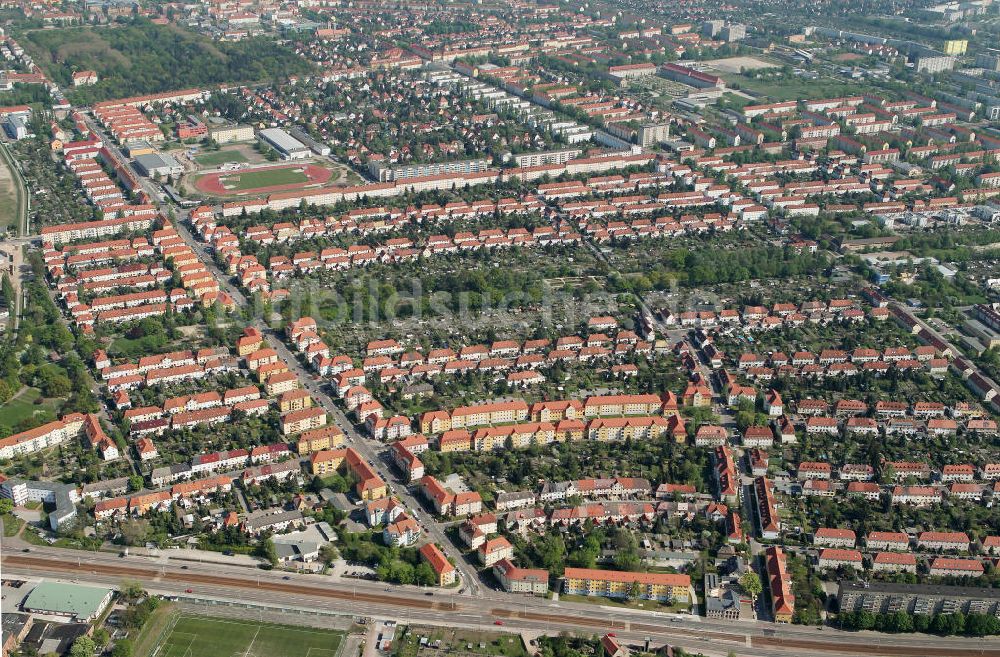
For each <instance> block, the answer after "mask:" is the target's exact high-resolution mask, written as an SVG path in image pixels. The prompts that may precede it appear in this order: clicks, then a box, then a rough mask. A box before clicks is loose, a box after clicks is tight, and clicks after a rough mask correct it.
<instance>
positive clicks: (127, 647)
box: [111, 639, 132, 657]
mask: <svg viewBox="0 0 1000 657" xmlns="http://www.w3.org/2000/svg"><path fill="white" fill-rule="evenodd" d="M111 657H132V642H131V641H129V640H128V639H122V640H121V641H119V642H118V643H116V644H115V648H114V650H112V651H111Z"/></svg>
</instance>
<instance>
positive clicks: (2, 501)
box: [0, 497, 14, 515]
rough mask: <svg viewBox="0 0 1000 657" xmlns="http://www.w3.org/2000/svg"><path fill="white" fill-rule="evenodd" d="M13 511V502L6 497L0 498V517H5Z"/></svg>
mask: <svg viewBox="0 0 1000 657" xmlns="http://www.w3.org/2000/svg"><path fill="white" fill-rule="evenodd" d="M13 510H14V500H11V499H8V498H6V497H4V498H0V515H7V514H8V513H10V512H11V511H13Z"/></svg>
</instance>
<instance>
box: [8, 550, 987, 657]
mask: <svg viewBox="0 0 1000 657" xmlns="http://www.w3.org/2000/svg"><path fill="white" fill-rule="evenodd" d="M12 542H14V543H15V544H14V545H11V543H12ZM6 543H7V544H6V545H5V550H4V555H3V570H4V572H5V573H6V574H7V575H8V576H9V575H11V574H14V573H16V574H19V575H22V576H46V577H56V578H62V579H66V578H69V579H76V580H79V581H86V582H94V583H102V584H109V585H117V584H119V583H120V582H121V581H122V579H125V578H128V579H137V580H139V581H140V582H142V583H143V584H144V585H146V586H147V587H148V588H149V589H150V590H152V591H154V592H157V593H166V594H173V595H178V594H179V595H184V592H185V591H186V590H188V589H190V590H191V591H192V594H191V595H195V596H199V597H212V598H218V599H225V600H236V601H253V602H259V603H266V604H268V605H283V606H290V607H291V606H300V607H305V608H311V609H321V610H329V611H335V612H340V613H343V614H351V615H361V614H363V615H366V616H373V617H377V618H391V619H398V620H400V621H401V622H411V623H421V624H430V625H438V626H445V627H455V626H466V627H481V628H486V627H490V628H491V629H502V630H504V631H512V632H520V631H523V630H536V631H544V632H546V633H556V632H560V631H576V632H580V633H582V634H585V635H591V634H594V633H599V632H605V631H608V630H613V631H615V632H616V633H617V634H618V635H619V636H620V637H622V638H625V639H628V640H630V641H637V642H641V641H642V640H644V638H645V637H647V636H648V637H650V638H651V639H653V640H654V642H656V641H660V642H669V643H671V644H673V645H680V646H682V647H684V648H687V649H693V650H698V651H702V652H709V653H715V654H726V653H727V652H729V651H730V650H733V651H735V652H736V653H737V654H741V655H751V654H752V655H774V656H775V657H777V656H782V657H787V656H788V655H816V654H823V655H843V654H849V655H905V656H907V657H908V656H910V655H912V656H914V657H916V656H918V655H919V656H928V657H930V656H937V655H940V656H942V657H943V656H945V655H947V656H948V657H966V656H970V657H971V656H972V655H983V656H984V657H1000V640H997V639H990V640H979V639H954V638H940V637H934V636H919V637H916V636H888V635H886V636H883V635H877V634H873V633H866V634H857V633H847V632H840V631H838V630H835V629H833V628H825V629H823V630H817V629H816V628H808V627H800V626H793V625H772V624H770V623H752V622H748V623H740V622H722V621H713V620H709V619H701V618H692V617H684V616H677V615H671V614H657V613H651V612H638V611H631V610H624V609H618V608H611V607H605V606H600V605H597V604H585V603H570V602H565V601H562V602H553V601H551V600H546V599H543V598H527V597H518V596H511V595H499V594H496V595H493V594H491V595H489V596H488V597H487V598H484V599H470V598H467V597H447V598H443V597H438V596H437V595H432V596H428V595H426V592H424V591H422V590H420V589H419V588H417V587H391V588H390V590H389V591H388V592H386V591H384V590H379V585H376V584H368V583H361V582H359V583H358V584H356V585H351V586H350V588H348V586H346V585H344V584H338V585H337V586H331V585H330V580H329V579H328V578H324V577H320V576H309V575H285V574H283V573H280V572H274V571H248V570H247V569H246V568H239V567H229V566H225V565H218V564H213V565H205V566H201V565H198V564H192V565H191V566H189V567H188V568H187V569H183V568H181V567H179V566H177V565H173V564H160V563H156V562H154V561H152V560H145V559H143V558H137V557H129V558H127V559H120V558H117V557H114V556H111V555H106V554H103V553H97V554H92V553H84V556H83V557H82V559H81V564H80V565H78V564H77V563H74V561H75V560H73V559H67V551H65V550H60V549H58V548H46V547H32V548H30V549H31V551H30V552H29V553H23V552H20V549H21V548H20V546H21V545H24V544H23V543H21V542H20V541H19V539H8V540H7V541H6ZM251 572H253V574H251ZM285 578H287V579H285ZM496 620H501V622H502V623H503V625H502V626H496V625H494V622H495V621H496ZM750 648H752V650H749V649H750Z"/></svg>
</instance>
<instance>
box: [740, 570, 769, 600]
mask: <svg viewBox="0 0 1000 657" xmlns="http://www.w3.org/2000/svg"><path fill="white" fill-rule="evenodd" d="M740 588H742V589H743V590H744V591H745V592H746V594H747V595H749V596H750V599H751V600H753V601H754V602H756V601H757V596H758V595H760V594H761V592H762V591H763V590H764V586H763V585H762V584H761V582H760V575H758V574H757V572H756V571H754V570H747V571H746V572H745V573H743V574H742V575H740Z"/></svg>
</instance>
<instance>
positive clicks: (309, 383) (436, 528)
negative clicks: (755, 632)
mask: <svg viewBox="0 0 1000 657" xmlns="http://www.w3.org/2000/svg"><path fill="white" fill-rule="evenodd" d="M175 226H176V229H177V233H178V235H180V236H181V239H183V240H184V241H185V243H187V244H188V245H189V246H190V247H191V248H192V249H193V250H194V251H195V253H196V254H197V255H198V257H199V258H200V259H201V260H202V262H204V263H205V266H206V267H208V269H209V271H211V272H212V274H213V275H214V276H215V278H216V279H217V280H218V281H219V285H220V286H221V287H222V289H223V290H225V291H226V292H227V293H228V294H229V295H230V296H231V297H233V299H234V300H235V301H236V303H237V304H238V305H240V306H241V307H246V304H247V299H246V296H245V295H244V294H243V293H242V291H241V290H240V289H239V288H238V287H237V286H236V285H235V284H234V283H233V281H232V279H231V277H230V276H228V275H227V274H226V272H224V271H222V269H221V268H220V267H219V266H218V265H217V264H216V262H215V260H214V259H213V258H212V254H211V253H210V252H209V250H208V248H207V246H206V244H205V243H204V242H201V241H199V240H198V239H197V238H195V236H194V235H193V234H192V233H191V231H190V230H189V228H188V226H187V224H186V223H185V222H183V221H178V222H176V223H175ZM251 325H252V326H255V327H256V328H257V329H258V330H259V331H260V332H261V334H262V335H263V336H264V337H265V339H266V340H267V343H268V345H269V346H270V347H271V348H272V349H274V350H275V351H277V352H278V355H279V356H280V357H281V359H282V360H283V361H284V362H285V363H286V364H287V365H288V367H289V369H290V370H292V371H293V372H294V373H295V374H296V376H298V377H299V380H300V381H301V382H302V384H303V386H304V387H305V389H306V390H307V391H308V392H309V394H310V395H312V397H313V399H314V400H315V401H316V402H317V403H318V404H319V405H320V406H322V407H323V409H324V410H325V411H326V412H327V413H328V414H330V416H331V417H332V418H333V421H334V423H335V424H336V425H337V426H338V427H340V429H341V431H343V432H344V436H345V438H346V441H347V444H348V446H350V447H352V448H354V449H355V450H356V451H358V452H359V453H360V454H361V455H362V456H363V457H364V458H365V460H366V461H368V462H369V463H371V464H372V467H374V468H375V470H376V471H377V472H378V474H379V476H381V477H382V479H384V480H385V481H386V483H388V484H389V485H390V486H391V487H392V489H393V493H394V494H395V495H396V496H397V497H399V498H400V500H401V501H402V502H403V503H404V504H406V506H407V507H409V508H410V509H413V510H417V509H423V510H424V511H423V514H421V516H420V524H421V526H423V527H424V528H425V529H426V530H427V536H428V538H430V539H431V540H432V541H434V542H435V543H438V544H440V545H441V546H442V547H443V548H444V552H445V554H447V555H448V556H449V557H451V558H452V560H453V561H454V562H455V565H456V568H458V571H459V573H460V574H461V577H462V580H463V584H464V586H463V588H464V590H465V592H466V593H468V594H469V595H477V594H479V592H480V591H481V590H482V586H481V584H480V582H479V576H478V574H477V573H476V570H475V568H473V567H471V566H470V565H469V564H468V563H467V562H466V560H465V558H464V557H463V556H462V554H461V552H460V551H459V550H458V549H457V548H455V546H454V545H453V544H452V543H451V541H450V540H449V539H448V537H447V536H445V534H444V530H443V529H442V526H441V525H439V524H438V523H435V522H433V519H432V516H431V514H430V512H429V511H428V510H427V508H426V507H425V506H424V505H423V502H422V501H421V500H419V499H417V497H416V496H415V495H414V494H413V493H412V492H411V491H410V490H409V489H408V488H407V485H406V482H405V481H404V480H403V479H402V477H401V476H400V473H398V472H397V471H396V470H395V468H394V467H392V465H391V461H390V459H389V456H388V450H387V449H386V448H385V445H384V444H383V443H381V442H379V441H376V440H370V439H369V438H367V437H365V436H363V435H362V434H361V433H360V432H358V431H357V429H356V428H355V426H354V423H353V422H351V421H350V419H348V417H347V416H346V415H345V414H344V412H343V410H342V409H341V408H340V406H339V405H338V404H337V403H336V402H335V401H334V399H333V398H332V397H331V396H330V395H329V394H328V393H327V392H326V384H325V382H323V381H317V379H316V378H314V376H315V375H314V373H313V372H311V371H310V370H308V369H306V367H305V366H304V365H303V364H302V362H301V361H300V360H299V358H298V355H297V354H295V353H294V352H292V350H291V349H289V347H288V345H287V344H286V343H285V340H284V336H282V335H281V334H279V333H278V332H276V331H275V330H274V329H272V328H271V327H270V326H268V325H266V324H265V323H264V320H263V318H260V317H255V318H253V319H252V320H251Z"/></svg>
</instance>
